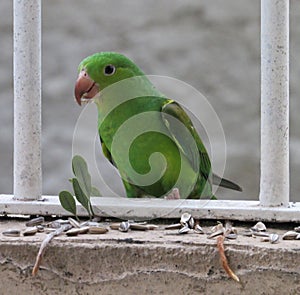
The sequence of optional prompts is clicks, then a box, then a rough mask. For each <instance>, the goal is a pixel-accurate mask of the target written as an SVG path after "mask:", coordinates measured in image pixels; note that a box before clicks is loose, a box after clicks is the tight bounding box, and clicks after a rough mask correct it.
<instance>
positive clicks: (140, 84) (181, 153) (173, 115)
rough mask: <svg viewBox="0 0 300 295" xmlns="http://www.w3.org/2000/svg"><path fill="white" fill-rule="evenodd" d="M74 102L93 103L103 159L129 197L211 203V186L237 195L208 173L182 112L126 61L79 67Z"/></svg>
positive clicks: (103, 57)
mask: <svg viewBox="0 0 300 295" xmlns="http://www.w3.org/2000/svg"><path fill="white" fill-rule="evenodd" d="M78 71H79V76H78V79H77V81H76V85H75V98H76V101H77V103H78V104H79V105H81V103H82V102H83V101H94V102H95V103H96V105H97V108H98V132H99V136H100V141H101V145H102V150H103V153H104V155H105V157H106V158H107V159H108V160H109V161H110V162H111V163H112V164H113V165H114V166H115V167H116V168H117V169H118V170H119V173H120V175H121V177H122V181H123V183H124V186H125V190H126V194H127V196H128V197H143V196H154V197H161V196H165V195H166V194H168V193H170V192H171V191H172V190H173V189H174V188H176V189H178V190H179V192H180V197H181V198H200V197H208V198H211V197H213V193H212V184H219V185H220V186H223V187H227V188H230V189H234V190H238V191H241V190H242V189H241V188H240V186H238V185H236V184H234V183H233V182H231V181H229V180H226V179H223V178H220V177H218V176H217V175H215V174H213V173H212V169H211V162H210V159H209V156H208V153H207V151H206V149H205V147H204V145H203V143H202V141H201V138H200V137H199V135H198V133H197V131H196V130H195V128H194V126H193V124H192V121H191V119H190V118H189V116H188V115H187V113H186V112H185V111H184V109H183V108H182V107H181V106H180V105H179V104H178V103H176V102H175V101H173V100H172V99H170V98H168V97H166V96H165V95H163V94H162V93H161V92H160V91H159V90H158V89H156V88H155V87H154V85H153V84H152V83H151V81H150V80H149V78H148V77H147V76H146V75H145V74H144V73H143V72H142V71H141V70H140V69H139V67H138V66H137V65H135V64H134V63H133V62H132V61H131V60H130V59H128V58H127V57H125V56H124V55H122V54H119V53H114V52H101V53H96V54H94V55H91V56H89V57H87V58H85V59H84V60H83V61H82V62H81V63H80V65H79V69H78Z"/></svg>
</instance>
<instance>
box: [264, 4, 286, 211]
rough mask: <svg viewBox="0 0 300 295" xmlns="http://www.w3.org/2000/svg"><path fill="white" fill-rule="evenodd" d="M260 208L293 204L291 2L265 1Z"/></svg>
mask: <svg viewBox="0 0 300 295" xmlns="http://www.w3.org/2000/svg"><path fill="white" fill-rule="evenodd" d="M259 199H260V204H261V205H262V206H287V205H288V202H289V0H276V1H274V0H261V176H260V196H259Z"/></svg>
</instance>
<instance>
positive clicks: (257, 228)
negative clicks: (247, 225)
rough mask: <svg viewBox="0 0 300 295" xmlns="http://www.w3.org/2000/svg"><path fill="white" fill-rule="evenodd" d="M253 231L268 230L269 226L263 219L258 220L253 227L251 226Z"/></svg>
mask: <svg viewBox="0 0 300 295" xmlns="http://www.w3.org/2000/svg"><path fill="white" fill-rule="evenodd" d="M251 229H252V230H253V231H266V230H267V228H266V226H265V224H264V223H262V222H261V221H259V222H257V223H256V224H255V225H254V226H253V227H251Z"/></svg>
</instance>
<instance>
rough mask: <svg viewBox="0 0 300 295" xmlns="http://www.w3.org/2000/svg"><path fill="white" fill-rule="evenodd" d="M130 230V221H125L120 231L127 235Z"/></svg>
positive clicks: (121, 224)
mask: <svg viewBox="0 0 300 295" xmlns="http://www.w3.org/2000/svg"><path fill="white" fill-rule="evenodd" d="M129 228H130V223H129V222H128V221H123V222H121V223H120V226H119V231H121V232H123V233H126V232H128V230H129Z"/></svg>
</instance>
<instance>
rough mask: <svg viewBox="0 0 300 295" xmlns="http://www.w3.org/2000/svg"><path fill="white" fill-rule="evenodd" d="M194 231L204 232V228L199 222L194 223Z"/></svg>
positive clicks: (197, 232)
mask: <svg viewBox="0 0 300 295" xmlns="http://www.w3.org/2000/svg"><path fill="white" fill-rule="evenodd" d="M194 232H195V233H196V234H204V230H203V228H202V227H201V226H200V225H199V224H196V225H195V227H194Z"/></svg>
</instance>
